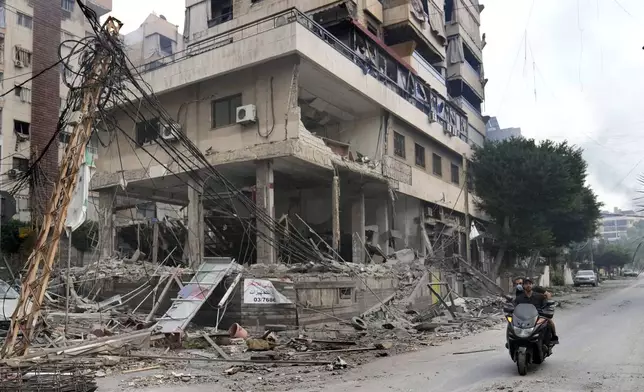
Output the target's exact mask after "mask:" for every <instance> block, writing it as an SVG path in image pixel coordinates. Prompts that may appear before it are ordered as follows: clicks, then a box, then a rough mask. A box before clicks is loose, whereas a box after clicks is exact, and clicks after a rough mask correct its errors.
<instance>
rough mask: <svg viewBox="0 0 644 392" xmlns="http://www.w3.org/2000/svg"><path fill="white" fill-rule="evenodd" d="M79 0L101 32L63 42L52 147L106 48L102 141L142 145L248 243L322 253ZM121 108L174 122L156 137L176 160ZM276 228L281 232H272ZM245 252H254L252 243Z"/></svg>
mask: <svg viewBox="0 0 644 392" xmlns="http://www.w3.org/2000/svg"><path fill="white" fill-rule="evenodd" d="M78 4H79V7H80V9H81V10H82V11H83V13H84V14H85V16H86V17H87V19H88V21H89V24H90V26H91V27H92V29H93V30H94V32H95V35H94V36H91V37H86V38H83V39H80V40H68V41H65V42H64V43H63V44H65V45H66V46H70V45H71V46H72V48H73V49H72V50H71V53H70V54H69V55H67V56H63V53H62V47H63V44H61V49H60V50H59V57H60V59H61V61H62V62H63V64H64V67H65V69H66V71H65V72H64V81H65V84H66V85H67V86H68V87H69V89H70V91H69V94H68V97H67V101H66V106H65V108H64V109H63V111H62V113H61V116H60V119H59V122H58V127H57V129H56V132H55V133H54V135H53V136H52V140H51V142H50V145H49V146H48V148H50V147H51V145H52V144H54V143H53V142H54V141H55V138H56V137H57V135H58V134H59V133H60V132H61V131H63V130H64V129H65V127H66V126H67V124H68V123H69V121H70V117H71V116H72V114H73V113H74V112H75V111H77V110H79V108H80V103H81V99H82V96H83V93H84V91H85V90H86V89H87V88H91V87H93V85H92V84H91V83H90V84H88V83H87V78H86V75H87V74H88V73H89V72H90V70H91V68H92V67H93V61H94V60H95V59H96V58H97V56H98V55H99V54H102V55H104V56H103V57H105V58H109V59H110V60H109V64H107V65H106V67H105V69H106V72H105V73H104V74H102V75H101V77H100V78H98V79H96V83H101V84H102V86H103V89H102V91H103V93H102V94H101V96H100V98H99V100H98V102H97V104H96V105H95V107H94V108H93V109H94V110H95V117H96V120H97V121H96V122H97V123H98V126H95V127H94V129H97V128H100V129H101V131H107V132H100V133H98V134H97V137H98V138H99V142H100V143H101V145H102V146H104V147H106V146H109V145H110V144H112V143H113V142H115V141H116V143H118V134H120V135H122V139H125V140H128V141H129V142H130V143H132V144H134V145H137V147H138V148H139V149H140V150H141V151H143V152H145V153H146V154H148V155H149V156H150V158H151V160H152V161H154V162H156V163H158V164H159V165H162V166H163V167H164V168H165V169H166V170H167V171H168V172H169V173H170V174H171V175H172V176H174V177H175V178H177V179H179V180H180V181H181V182H182V183H183V184H185V185H186V186H187V187H191V188H193V189H196V190H198V191H199V192H200V193H202V198H203V199H204V200H208V201H209V202H210V203H212V204H213V205H214V206H213V207H214V208H216V209H217V210H218V211H219V212H222V213H224V214H225V215H226V216H227V217H229V218H233V219H235V220H237V221H238V222H239V224H240V225H241V226H242V227H243V230H244V236H245V237H246V238H247V239H248V241H245V242H246V244H247V245H246V246H247V247H250V246H252V245H251V244H252V243H253V241H251V240H250V239H251V238H253V237H255V238H256V239H257V241H260V239H261V240H262V241H264V242H266V243H267V244H268V245H269V246H272V247H273V248H275V249H276V250H277V251H279V252H281V255H282V256H283V257H284V258H288V259H290V260H293V261H300V262H307V261H310V260H315V259H320V256H319V254H318V251H317V249H315V248H314V246H313V245H312V244H311V243H310V242H309V241H308V240H307V239H306V238H304V236H303V235H302V234H300V233H299V232H288V233H287V232H286V229H285V228H284V227H283V226H282V225H280V224H279V223H278V222H277V221H276V220H275V219H274V218H273V217H271V216H270V215H269V214H268V212H266V211H265V210H264V209H261V208H258V207H257V205H256V204H255V202H254V201H253V200H251V198H249V197H248V196H247V195H246V194H244V193H243V192H242V191H241V190H240V189H238V188H237V187H236V186H235V185H234V184H233V183H232V182H231V181H229V180H228V179H227V178H226V177H225V176H224V175H222V173H221V172H220V171H219V170H217V169H216V168H215V167H214V166H213V165H211V164H210V163H209V161H208V159H207V158H206V156H205V155H204V154H203V153H202V152H201V150H200V149H199V148H198V147H197V146H196V145H195V144H194V142H193V141H192V140H191V139H190V138H188V137H187V136H186V135H185V134H184V133H183V132H181V129H179V128H180V127H179V126H178V124H177V123H176V122H175V121H174V120H173V118H172V116H171V115H170V114H169V113H168V112H167V111H166V109H165V108H164V107H163V106H162V104H161V103H160V102H159V100H158V98H157V97H156V96H155V95H154V93H153V91H152V88H151V87H150V85H149V84H147V83H146V82H145V81H144V80H143V77H142V75H141V74H140V73H139V72H138V70H136V67H135V66H134V64H132V63H131V61H130V60H129V59H128V57H127V54H126V48H125V45H124V44H123V42H122V41H121V40H120V39H119V38H117V37H114V36H110V35H107V34H104V33H103V31H102V30H103V26H102V25H101V23H100V22H99V20H98V18H97V17H96V14H95V13H94V12H93V11H92V10H91V9H89V8H87V7H86V6H85V5H83V4H82V3H81V2H80V1H79V2H78ZM73 61H77V62H78V67H75V66H74V65H73ZM137 98H138V100H137ZM135 100H136V102H135ZM116 114H118V115H120V116H123V115H125V116H126V117H127V118H129V119H131V120H132V122H133V123H135V124H141V123H143V124H145V126H146V127H158V126H159V124H163V126H165V127H170V129H171V132H173V134H174V135H175V140H173V141H169V140H166V139H164V138H162V137H156V138H155V140H154V141H155V142H156V146H157V147H158V148H160V149H161V150H162V151H164V152H165V153H166V154H167V155H168V156H169V157H171V158H172V159H173V161H174V162H173V164H172V165H168V164H167V163H166V162H162V161H161V160H160V159H159V158H158V157H157V154H153V153H151V152H150V151H149V150H148V149H147V148H146V146H141V145H138V143H137V141H136V140H135V139H134V138H133V137H132V136H131V135H130V134H129V133H128V132H127V131H126V130H124V129H123V128H122V127H121V125H120V124H119V122H118V121H117V118H116V116H115V115H116ZM95 125H96V124H95ZM94 132H96V130H95V131H94ZM100 135H109V140H101V139H100ZM37 162H38V160H36V161H35V162H34V164H32V168H30V171H29V172H27V173H25V176H24V177H25V178H29V177H31V176H33V174H34V171H35V169H34V167H37ZM32 169H33V170H32ZM212 185H214V186H212ZM211 186H212V187H211ZM214 188H217V189H220V190H221V189H223V190H225V191H226V194H227V195H231V196H232V197H228V196H226V197H224V196H222V194H220V193H219V192H218V191H216V190H215V189H214ZM241 209H243V210H245V211H243V212H247V213H248V214H249V217H250V219H248V218H244V217H242V214H241V213H240V210H241ZM253 218H254V219H253ZM258 226H263V227H264V228H265V229H260V228H258ZM271 232H272V233H275V234H274V235H271V234H269V233H271ZM287 234H288V239H289V240H288V241H282V240H281V237H286V236H287ZM245 253H246V254H248V253H249V250H248V248H247V249H246V252H245Z"/></svg>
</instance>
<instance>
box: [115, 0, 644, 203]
mask: <svg viewBox="0 0 644 392" xmlns="http://www.w3.org/2000/svg"><path fill="white" fill-rule="evenodd" d="M480 3H482V4H484V5H485V9H484V11H483V12H482V14H481V20H482V25H481V32H482V33H485V34H486V41H487V46H486V47H485V49H484V52H483V56H484V67H485V77H486V78H488V79H489V82H488V84H487V85H486V102H485V104H484V114H487V115H493V116H496V117H497V118H498V120H499V123H500V125H501V127H521V129H522V132H523V135H524V136H526V137H529V138H535V139H538V140H542V139H552V140H555V141H564V140H568V141H569V142H570V143H572V144H575V145H577V146H579V147H581V148H583V149H584V157H585V158H586V160H587V162H588V172H589V183H590V185H591V186H592V187H593V189H594V190H595V192H596V193H597V194H598V195H599V198H600V200H601V201H602V202H604V204H605V207H604V208H605V209H610V210H612V209H613V208H614V207H620V208H632V207H635V208H637V207H638V206H639V204H642V205H643V207H642V208H644V200H643V201H641V202H639V201H637V200H635V199H636V198H637V197H638V196H639V191H642V190H644V183H642V184H641V183H639V182H638V178H639V177H640V176H641V175H642V174H643V173H644V143H641V142H640V141H639V139H638V136H640V135H644V102H643V100H642V96H643V94H642V93H640V91H641V90H642V87H644V72H643V71H644V50H642V47H643V46H644V1H642V0H480ZM184 7H185V1H183V0H164V1H159V0H114V1H113V9H114V12H113V15H114V16H116V17H117V18H119V19H121V21H122V22H124V24H125V25H124V27H123V30H122V32H123V33H128V32H130V31H132V30H135V29H136V28H138V27H139V25H140V24H141V23H142V22H143V20H144V19H145V18H146V17H147V15H148V14H149V13H150V12H156V13H157V14H162V15H164V16H165V17H166V18H167V19H168V21H170V22H171V23H174V24H177V25H179V27H180V30H181V29H182V28H183V19H184V10H185V8H184Z"/></svg>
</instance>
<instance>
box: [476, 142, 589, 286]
mask: <svg viewBox="0 0 644 392" xmlns="http://www.w3.org/2000/svg"><path fill="white" fill-rule="evenodd" d="M471 168H472V169H471V170H472V178H473V184H474V190H475V193H476V195H477V196H478V200H477V204H478V207H479V208H480V209H481V210H482V211H484V212H485V213H486V214H487V215H488V216H489V217H490V220H491V222H492V223H493V226H494V228H495V229H496V230H495V232H494V234H495V237H496V239H497V250H496V256H495V260H494V265H493V266H492V271H491V273H492V274H493V275H494V276H498V273H499V271H500V269H501V266H502V261H503V259H504V255H505V252H506V251H508V250H512V251H514V252H516V254H517V255H519V256H527V255H529V254H531V253H532V254H534V252H542V251H547V250H548V249H552V248H557V247H561V246H564V245H568V244H569V243H571V242H574V241H577V242H580V241H584V240H586V239H588V238H590V237H592V236H593V235H594V234H595V233H596V231H597V225H598V219H599V216H600V207H601V204H600V203H599V202H598V201H597V197H596V195H595V194H594V193H593V191H592V190H591V189H590V188H589V187H587V186H586V185H585V182H586V169H587V164H586V162H585V161H584V159H583V157H582V150H581V149H579V148H577V147H574V146H570V145H568V144H567V143H565V142H564V143H555V142H552V141H549V140H546V141H543V142H540V143H537V142H535V141H534V140H532V139H523V138H513V139H509V140H505V141H502V142H491V143H486V144H485V145H484V146H483V147H481V148H477V149H476V150H475V152H474V156H473V162H472V165H471Z"/></svg>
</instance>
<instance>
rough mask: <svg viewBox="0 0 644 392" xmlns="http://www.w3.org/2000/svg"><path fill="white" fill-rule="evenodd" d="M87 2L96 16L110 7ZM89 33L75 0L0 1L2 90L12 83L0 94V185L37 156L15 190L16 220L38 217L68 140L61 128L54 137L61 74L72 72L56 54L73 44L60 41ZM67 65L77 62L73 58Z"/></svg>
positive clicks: (63, 89) (105, 0) (103, 0)
mask: <svg viewBox="0 0 644 392" xmlns="http://www.w3.org/2000/svg"><path fill="white" fill-rule="evenodd" d="M87 5H88V6H89V7H90V8H91V9H93V10H94V11H95V12H96V13H97V14H98V15H99V16H101V15H104V14H106V13H108V12H109V11H111V8H112V1H111V0H87ZM90 33H91V31H89V25H88V24H87V22H86V20H85V16H84V15H83V13H82V12H81V10H80V9H79V7H78V6H77V4H76V0H3V1H2V2H0V39H1V42H0V82H1V85H2V91H8V90H9V89H12V88H14V87H16V88H15V90H14V91H13V92H12V93H10V94H8V95H6V96H4V97H3V98H0V126H1V130H2V138H0V140H1V144H0V151H1V153H0V156H1V160H0V174H1V176H2V177H1V181H2V188H3V189H5V190H6V189H11V188H12V187H13V185H14V184H15V180H16V178H19V176H20V173H23V172H25V171H26V170H28V169H29V167H30V166H31V165H32V163H33V162H34V160H35V158H36V157H39V156H41V155H42V158H41V159H40V161H39V164H38V167H39V173H38V175H37V176H35V177H34V180H33V181H32V183H31V184H30V185H29V187H26V188H25V189H23V190H22V191H21V192H19V194H17V195H16V207H17V214H16V215H15V216H14V218H16V219H19V220H22V221H27V222H28V221H30V220H31V219H32V217H33V215H34V214H36V215H37V216H38V215H40V216H41V215H42V213H43V208H44V207H45V206H46V205H47V202H48V200H49V197H50V194H51V192H52V189H53V181H55V178H57V176H58V162H59V159H60V155H61V154H62V149H63V148H64V145H65V142H66V141H67V140H68V134H67V133H66V132H62V133H61V134H60V135H59V139H60V140H56V138H55V137H54V135H55V132H56V129H57V124H58V117H59V115H60V110H61V106H62V104H63V102H64V101H65V99H66V95H67V92H68V88H67V86H66V85H65V84H64V83H63V77H64V75H65V73H68V75H69V73H70V72H73V69H72V70H69V69H67V70H66V69H65V67H64V66H63V65H62V64H58V65H56V63H57V62H58V61H59V59H60V55H62V56H63V57H64V56H68V55H69V53H71V50H72V46H73V43H70V42H66V41H68V40H78V39H82V38H84V37H85V36H87V34H90ZM61 43H62V44H63V45H62V47H61ZM59 49H60V51H59ZM59 53H60V54H59ZM69 64H70V66H72V67H73V66H74V65H76V66H77V64H76V63H74V62H73V61H71V62H70V63H69ZM41 72H43V73H42V74H41V75H40V76H38V77H36V78H34V79H33V80H30V81H29V79H31V78H32V77H33V76H34V75H37V74H39V73H41ZM25 82H26V83H25ZM19 85H20V86H19ZM17 86H19V87H17ZM34 108H37V110H36V109H34ZM52 139H54V140H53V141H52ZM59 141H60V143H59ZM51 143H53V144H51ZM50 144H51V145H52V148H48V146H49V145H50ZM94 152H95V151H94Z"/></svg>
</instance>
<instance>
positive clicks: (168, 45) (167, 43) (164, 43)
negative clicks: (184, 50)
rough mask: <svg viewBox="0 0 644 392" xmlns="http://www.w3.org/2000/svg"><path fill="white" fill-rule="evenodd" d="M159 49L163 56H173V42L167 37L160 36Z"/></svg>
mask: <svg viewBox="0 0 644 392" xmlns="http://www.w3.org/2000/svg"><path fill="white" fill-rule="evenodd" d="M159 48H160V49H161V52H162V53H163V54H167V55H171V54H172V40H171V39H170V38H168V37H166V36H165V35H161V34H159Z"/></svg>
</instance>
